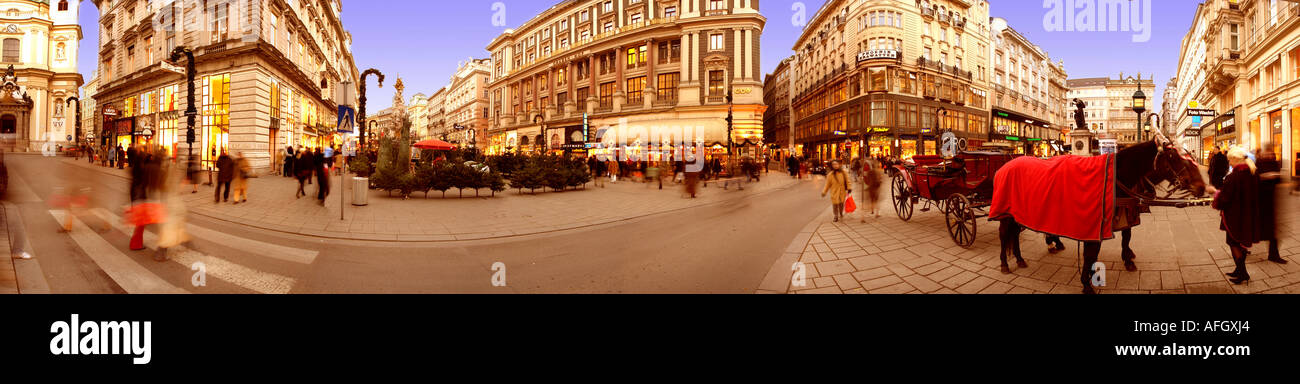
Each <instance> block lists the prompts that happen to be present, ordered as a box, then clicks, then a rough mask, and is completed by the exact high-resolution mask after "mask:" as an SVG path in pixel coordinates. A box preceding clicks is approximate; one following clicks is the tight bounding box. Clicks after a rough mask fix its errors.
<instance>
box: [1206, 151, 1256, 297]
mask: <svg viewBox="0 0 1300 384" xmlns="http://www.w3.org/2000/svg"><path fill="white" fill-rule="evenodd" d="M1228 158H1229V164H1232V173H1230V174H1228V177H1227V178H1225V179H1224V181H1223V188H1222V189H1220V190H1219V194H1218V195H1216V196H1215V197H1214V209H1217V210H1220V211H1223V212H1222V215H1221V217H1222V219H1221V222H1220V224H1219V229H1221V230H1223V231H1224V232H1226V233H1227V240H1226V241H1227V243H1228V247H1229V248H1231V249H1232V260H1233V262H1234V263H1236V265H1237V268H1236V270H1234V271H1232V273H1228V277H1230V278H1231V279H1230V280H1229V281H1231V282H1232V283H1233V284H1241V283H1243V282H1245V281H1249V280H1250V274H1248V273H1247V271H1246V256H1248V255H1249V253H1250V251H1249V249H1250V247H1251V246H1253V245H1255V243H1258V242H1259V240H1260V237H1261V236H1260V228H1259V220H1258V216H1259V177H1258V176H1256V175H1255V173H1254V171H1255V170H1254V169H1252V165H1251V164H1250V163H1249V160H1247V159H1246V150H1244V149H1241V148H1234V149H1233V150H1232V151H1231V152H1230V153H1229V156H1228Z"/></svg>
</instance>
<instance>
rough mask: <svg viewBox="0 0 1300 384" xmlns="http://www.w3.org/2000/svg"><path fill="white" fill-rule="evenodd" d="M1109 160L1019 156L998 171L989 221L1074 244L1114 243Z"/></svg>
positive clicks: (1112, 167) (1112, 179)
mask: <svg viewBox="0 0 1300 384" xmlns="http://www.w3.org/2000/svg"><path fill="white" fill-rule="evenodd" d="M1113 159H1114V155H1107V156H1092V157H1082V156H1059V157H1056V158H1053V159H1051V160H1042V159H1038V158H1032V157H1021V158H1018V159H1015V160H1012V161H1011V162H1009V163H1007V164H1006V165H1005V166H1003V167H1002V168H1001V169H999V170H998V171H997V174H996V175H995V176H994V180H993V206H992V207H991V208H990V209H989V218H990V219H992V220H1002V219H1006V218H1012V219H1015V220H1016V221H1017V222H1019V223H1020V225H1023V226H1024V227H1026V228H1029V229H1031V230H1034V231H1037V232H1042V233H1047V234H1051V235H1057V236H1061V237H1066V238H1070V239H1074V240H1079V241H1102V240H1109V239H1113V238H1115V234H1114V231H1113V230H1112V229H1111V228H1112V225H1113V221H1114V219H1115V164H1114V162H1113Z"/></svg>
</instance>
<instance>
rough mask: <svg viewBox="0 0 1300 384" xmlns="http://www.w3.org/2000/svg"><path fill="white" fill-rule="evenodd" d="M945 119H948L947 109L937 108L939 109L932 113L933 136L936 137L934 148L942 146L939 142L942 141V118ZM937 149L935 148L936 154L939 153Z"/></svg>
mask: <svg viewBox="0 0 1300 384" xmlns="http://www.w3.org/2000/svg"><path fill="white" fill-rule="evenodd" d="M945 117H948V108H944V107H939V109H937V110H935V111H934V135H935V137H936V140H935V141H934V143H935V145H936V146H938V145H943V143H940V142H939V140H943V118H945ZM938 149H939V148H937V147H936V148H935V152H936V154H938V152H939V151H938Z"/></svg>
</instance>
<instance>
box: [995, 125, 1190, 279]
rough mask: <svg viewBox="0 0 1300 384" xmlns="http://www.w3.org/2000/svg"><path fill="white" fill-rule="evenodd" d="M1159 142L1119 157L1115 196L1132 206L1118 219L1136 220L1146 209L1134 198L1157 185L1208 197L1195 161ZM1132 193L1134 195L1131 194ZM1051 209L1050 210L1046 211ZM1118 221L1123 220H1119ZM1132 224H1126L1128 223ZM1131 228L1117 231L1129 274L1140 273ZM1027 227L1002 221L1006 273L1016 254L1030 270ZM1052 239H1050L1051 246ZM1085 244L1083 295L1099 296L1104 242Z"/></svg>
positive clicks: (1130, 149)
mask: <svg viewBox="0 0 1300 384" xmlns="http://www.w3.org/2000/svg"><path fill="white" fill-rule="evenodd" d="M1159 139H1160V138H1159V137H1158V138H1157V139H1153V140H1152V141H1148V142H1144V143H1141V144H1138V145H1134V146H1131V147H1128V148H1125V149H1123V150H1121V151H1119V153H1117V154H1116V155H1115V176H1116V180H1115V195H1116V198H1117V201H1119V200H1126V201H1129V202H1132V204H1128V206H1125V207H1121V206H1119V204H1118V203H1117V204H1116V205H1117V207H1116V208H1117V209H1116V216H1120V215H1122V214H1128V215H1129V216H1130V217H1136V216H1137V215H1138V213H1139V212H1140V211H1141V210H1142V209H1143V208H1145V207H1142V206H1139V205H1138V204H1137V203H1136V200H1133V199H1134V198H1136V197H1138V196H1133V195H1132V194H1144V193H1154V192H1155V191H1154V188H1155V186H1156V185H1159V184H1161V183H1169V184H1170V185H1171V186H1172V187H1173V188H1176V189H1179V190H1183V191H1187V192H1190V193H1191V194H1192V195H1194V196H1196V197H1202V196H1204V195H1205V191H1206V184H1205V180H1204V179H1202V178H1201V172H1200V168H1199V167H1198V166H1197V164H1196V162H1195V161H1193V160H1191V158H1190V156H1187V155H1186V154H1185V153H1184V152H1182V151H1180V150H1178V149H1176V148H1175V147H1174V146H1173V145H1171V144H1167V143H1161V142H1160V141H1159ZM1130 192H1132V193H1130ZM1044 209H1050V207H1044ZM1117 219H1120V218H1118V217H1117ZM1130 221H1131V220H1125V222H1126V223H1128V222H1130ZM1136 225H1137V223H1136V222H1133V223H1131V225H1122V226H1117V227H1120V228H1118V229H1115V231H1116V232H1121V233H1122V235H1123V243H1122V244H1123V247H1124V252H1123V260H1124V266H1125V268H1126V269H1128V270H1129V271H1136V270H1137V265H1136V264H1135V263H1134V262H1133V259H1135V258H1137V255H1136V254H1135V253H1134V252H1133V250H1132V248H1130V247H1129V240H1130V239H1132V236H1133V233H1132V227H1133V226H1136ZM1023 230H1024V227H1023V226H1021V225H1020V223H1018V222H1016V220H1015V218H1014V217H1006V218H1003V219H1001V225H1000V227H999V228H998V234H999V237H1000V240H1001V243H1002V253H1001V255H1000V257H1001V261H1002V273H1011V269H1010V267H1009V266H1008V265H1007V254H1012V255H1013V256H1014V257H1015V258H1016V265H1017V266H1019V267H1020V268H1028V267H1029V264H1028V263H1026V262H1025V259H1024V258H1023V257H1021V255H1020V233H1021V231H1023ZM1050 239H1051V237H1049V242H1050V241H1051V240H1050ZM1083 243H1084V260H1083V265H1082V266H1081V268H1082V272H1081V273H1080V277H1079V280H1080V282H1082V283H1083V293H1085V294H1092V293H1096V292H1095V290H1094V289H1093V287H1092V275H1093V273H1094V272H1093V270H1092V266H1093V264H1095V263H1096V262H1097V258H1098V255H1100V254H1101V242H1100V241H1095V242H1094V241H1085V242H1083Z"/></svg>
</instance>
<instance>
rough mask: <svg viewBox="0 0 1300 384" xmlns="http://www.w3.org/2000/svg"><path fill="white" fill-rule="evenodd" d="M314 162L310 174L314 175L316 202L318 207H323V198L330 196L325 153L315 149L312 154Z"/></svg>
mask: <svg viewBox="0 0 1300 384" xmlns="http://www.w3.org/2000/svg"><path fill="white" fill-rule="evenodd" d="M313 154H314V155H315V158H316V161H315V164H312V172H315V173H316V200H317V201H318V202H319V203H320V205H322V206H324V205H325V197H326V196H329V194H330V176H329V170H327V169H326V168H325V166H326V164H328V163H326V161H328V160H327V159H326V158H325V152H324V151H321V150H320V149H317V150H316V151H315V152H314V153H313Z"/></svg>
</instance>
